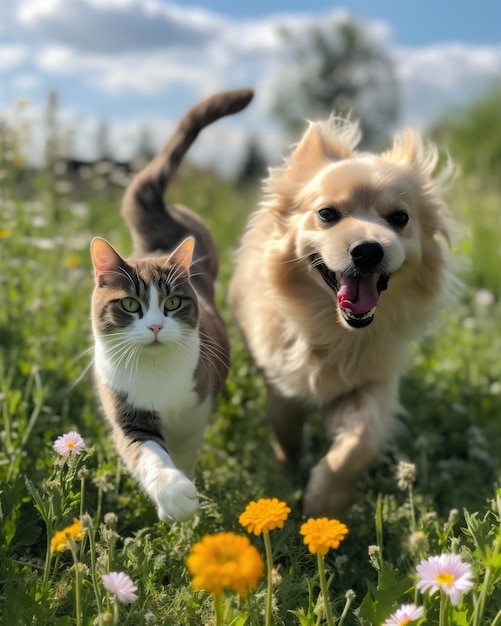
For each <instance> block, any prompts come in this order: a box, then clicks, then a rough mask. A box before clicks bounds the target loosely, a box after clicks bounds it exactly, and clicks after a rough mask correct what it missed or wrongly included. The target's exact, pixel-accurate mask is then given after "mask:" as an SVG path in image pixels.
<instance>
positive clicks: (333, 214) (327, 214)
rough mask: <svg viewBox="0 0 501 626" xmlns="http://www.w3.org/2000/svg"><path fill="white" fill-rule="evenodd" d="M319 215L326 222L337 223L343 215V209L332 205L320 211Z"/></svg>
mask: <svg viewBox="0 0 501 626" xmlns="http://www.w3.org/2000/svg"><path fill="white" fill-rule="evenodd" d="M318 217H319V218H320V219H321V220H322V222H324V224H335V223H336V222H339V220H340V219H341V218H342V217H343V216H342V214H341V211H339V209H336V208H334V207H332V206H328V207H324V208H323V209H320V210H319V211H318Z"/></svg>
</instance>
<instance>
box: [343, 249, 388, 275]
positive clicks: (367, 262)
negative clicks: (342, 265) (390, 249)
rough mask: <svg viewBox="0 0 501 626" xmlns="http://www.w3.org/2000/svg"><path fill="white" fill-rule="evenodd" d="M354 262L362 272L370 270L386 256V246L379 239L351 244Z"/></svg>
mask: <svg viewBox="0 0 501 626" xmlns="http://www.w3.org/2000/svg"><path fill="white" fill-rule="evenodd" d="M350 254H351V258H352V259H353V263H354V264H355V265H356V267H357V268H358V269H359V270H362V272H370V271H371V270H373V269H375V267H376V266H377V264H378V263H379V262H380V261H381V260H382V258H383V257H384V248H383V246H382V245H381V244H380V243H378V242H377V241H357V242H356V243H354V244H352V245H351V246H350Z"/></svg>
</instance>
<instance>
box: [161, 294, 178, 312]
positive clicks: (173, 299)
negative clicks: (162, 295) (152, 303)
mask: <svg viewBox="0 0 501 626" xmlns="http://www.w3.org/2000/svg"><path fill="white" fill-rule="evenodd" d="M180 306H181V298H180V297H179V296H170V297H169V298H167V300H166V301H165V304H164V307H165V310H166V311H175V310H176V309H179V307H180Z"/></svg>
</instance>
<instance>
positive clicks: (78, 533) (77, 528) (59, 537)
mask: <svg viewBox="0 0 501 626" xmlns="http://www.w3.org/2000/svg"><path fill="white" fill-rule="evenodd" d="M84 535H85V531H84V529H83V527H82V524H81V522H80V521H79V520H77V519H76V518H75V517H74V518H73V524H71V525H70V526H67V527H66V528H64V529H63V530H57V531H56V532H55V533H54V535H53V537H52V539H51V542H50V549H51V551H52V552H62V551H63V550H66V549H67V548H69V547H70V546H69V540H70V539H73V541H76V540H77V539H83V537H84Z"/></svg>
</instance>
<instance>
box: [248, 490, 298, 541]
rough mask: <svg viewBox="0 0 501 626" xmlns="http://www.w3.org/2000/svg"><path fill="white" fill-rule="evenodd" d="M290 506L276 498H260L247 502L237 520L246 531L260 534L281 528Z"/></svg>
mask: <svg viewBox="0 0 501 626" xmlns="http://www.w3.org/2000/svg"><path fill="white" fill-rule="evenodd" d="M290 512H291V510H290V508H289V507H288V506H287V504H286V503H285V502H281V501H280V500H277V498H273V499H271V500H270V499H267V498H261V499H260V500H258V501H257V502H254V501H252V502H249V504H248V505H247V506H246V508H245V511H244V512H243V513H242V515H240V517H239V518H238V521H239V522H240V524H242V526H243V527H244V528H245V529H246V530H247V532H248V533H254V534H255V535H260V534H261V533H263V532H268V531H270V530H273V529H274V528H283V527H284V522H285V520H286V519H287V517H288V515H289V513H290Z"/></svg>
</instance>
